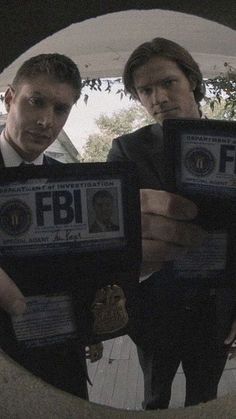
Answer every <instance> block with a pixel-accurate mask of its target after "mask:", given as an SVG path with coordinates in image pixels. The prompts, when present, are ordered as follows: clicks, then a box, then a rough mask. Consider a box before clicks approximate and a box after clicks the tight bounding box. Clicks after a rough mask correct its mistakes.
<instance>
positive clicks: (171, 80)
mask: <svg viewBox="0 0 236 419" xmlns="http://www.w3.org/2000/svg"><path fill="white" fill-rule="evenodd" d="M174 81H175V80H174V79H167V80H164V81H163V85H164V86H165V87H171V86H172V85H173V83H174Z"/></svg>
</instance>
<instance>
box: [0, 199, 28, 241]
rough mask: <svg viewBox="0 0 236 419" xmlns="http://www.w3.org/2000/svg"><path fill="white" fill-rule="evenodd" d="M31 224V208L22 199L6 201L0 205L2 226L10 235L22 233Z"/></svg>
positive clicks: (0, 224) (0, 225)
mask: <svg viewBox="0 0 236 419" xmlns="http://www.w3.org/2000/svg"><path fill="white" fill-rule="evenodd" d="M31 224H32V213H31V210H30V208H29V207H28V205H26V204H25V202H23V201H21V200H20V199H15V200H12V201H7V202H4V204H3V205H2V206H1V207H0V228H1V230H2V231H3V232H4V233H6V234H8V235H10V236H18V235H21V234H23V233H25V232H26V231H27V230H28V229H29V227H30V225H31Z"/></svg>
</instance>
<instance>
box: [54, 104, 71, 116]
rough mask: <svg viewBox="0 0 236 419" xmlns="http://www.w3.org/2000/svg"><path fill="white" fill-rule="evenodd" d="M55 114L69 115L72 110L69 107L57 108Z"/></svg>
mask: <svg viewBox="0 0 236 419" xmlns="http://www.w3.org/2000/svg"><path fill="white" fill-rule="evenodd" d="M55 112H56V113H58V114H68V113H69V112H70V108H69V107H68V106H55Z"/></svg>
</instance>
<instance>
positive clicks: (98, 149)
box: [81, 104, 153, 162]
mask: <svg viewBox="0 0 236 419" xmlns="http://www.w3.org/2000/svg"><path fill="white" fill-rule="evenodd" d="M150 123H153V120H152V119H151V117H149V116H148V115H147V113H146V111H145V110H144V109H143V108H142V107H141V105H138V104H134V105H133V106H131V107H130V108H129V109H124V110H121V111H119V112H115V113H113V115H112V116H107V115H104V114H103V115H101V116H100V117H99V118H98V119H97V120H96V124H97V127H98V128H99V132H98V133H94V134H91V135H89V137H88V139H87V142H86V144H85V146H84V148H83V151H82V158H81V161H83V162H95V161H106V157H107V154H108V151H109V149H110V147H111V143H112V140H113V139H114V138H116V137H119V136H120V135H122V134H126V133H129V132H131V131H134V130H135V129H138V128H140V127H142V126H144V125H147V124H150Z"/></svg>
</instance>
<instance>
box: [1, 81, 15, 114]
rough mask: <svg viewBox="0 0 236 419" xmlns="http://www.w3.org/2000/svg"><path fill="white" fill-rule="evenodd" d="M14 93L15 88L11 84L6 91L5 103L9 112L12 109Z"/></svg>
mask: <svg viewBox="0 0 236 419" xmlns="http://www.w3.org/2000/svg"><path fill="white" fill-rule="evenodd" d="M14 95H15V90H14V89H13V88H12V87H11V86H8V88H7V90H6V92H5V96H4V104H5V108H6V111H7V113H8V112H9V110H10V107H11V102H12V99H13V97H14Z"/></svg>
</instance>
